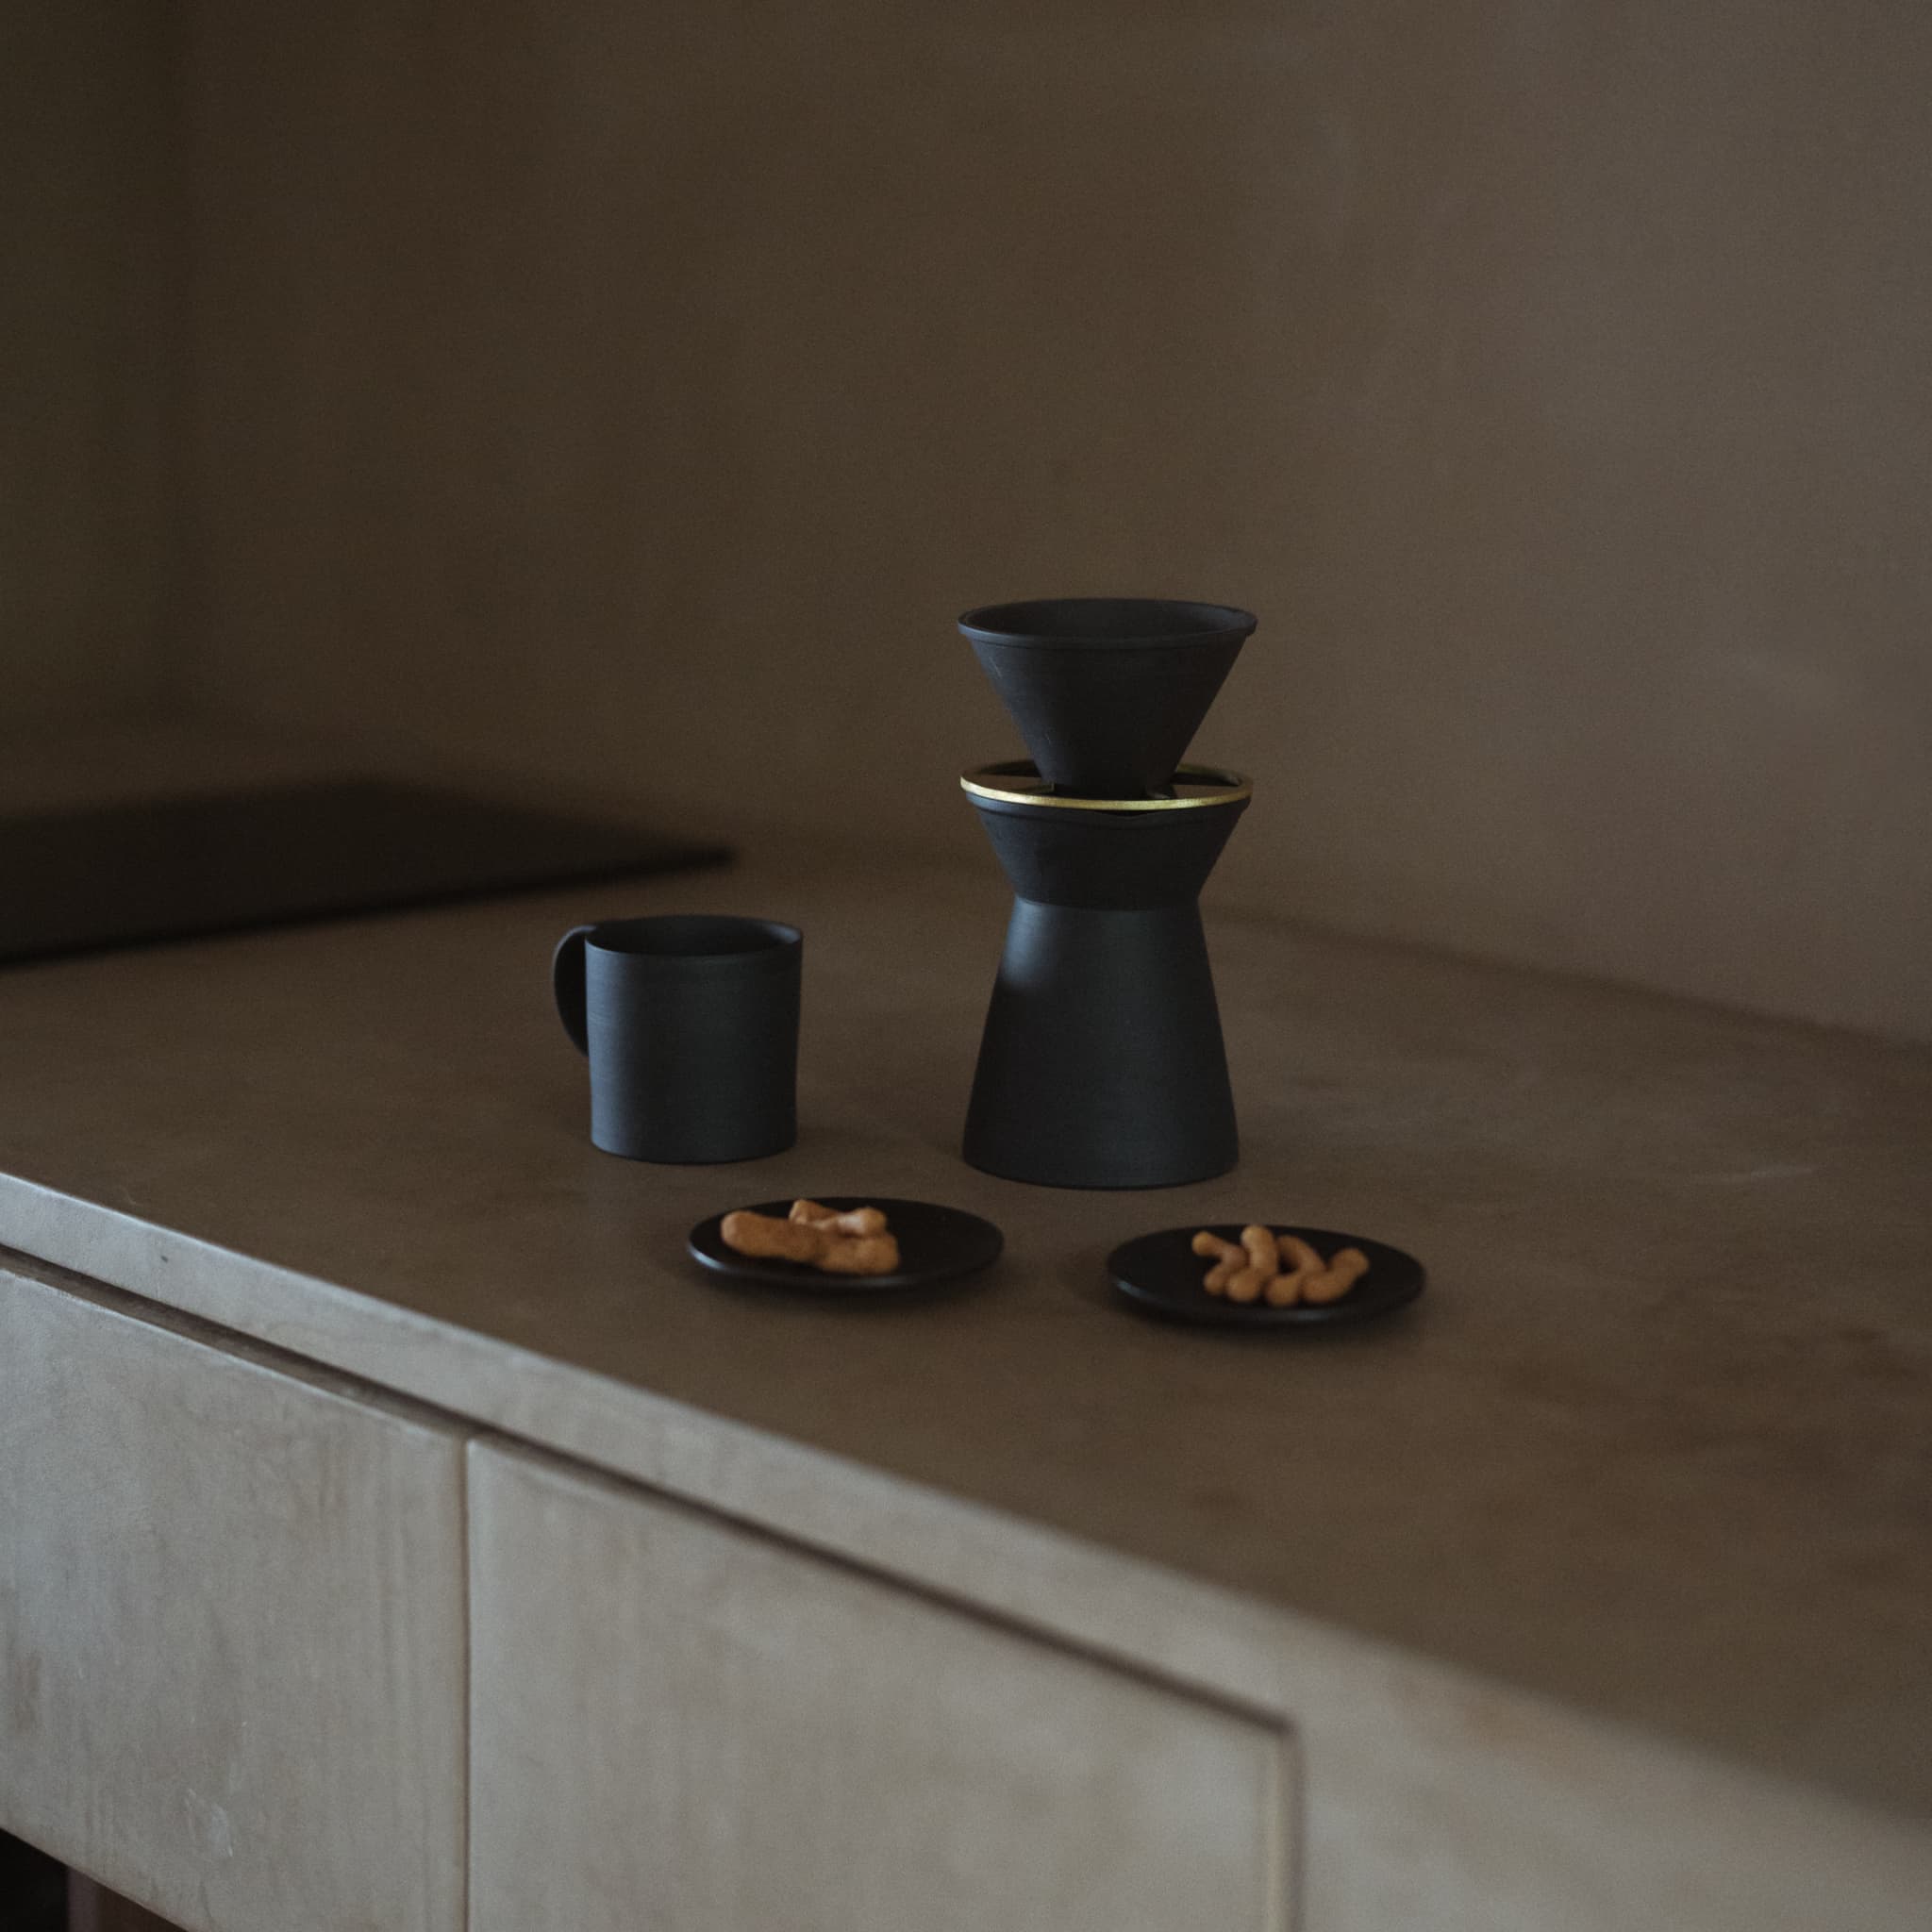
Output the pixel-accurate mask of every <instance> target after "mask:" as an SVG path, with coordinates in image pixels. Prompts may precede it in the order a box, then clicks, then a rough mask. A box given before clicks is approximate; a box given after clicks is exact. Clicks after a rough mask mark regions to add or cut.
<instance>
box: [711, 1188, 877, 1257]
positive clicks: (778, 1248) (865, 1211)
mask: <svg viewBox="0 0 1932 1932" xmlns="http://www.w3.org/2000/svg"><path fill="white" fill-rule="evenodd" d="M718 1232H719V1233H720V1235H722V1236H723V1238H724V1245H725V1246H726V1247H727V1248H733V1249H735V1250H736V1251H737V1252H738V1253H739V1254H741V1255H750V1256H754V1257H757V1258H758V1259H760V1260H771V1261H800V1262H803V1263H804V1264H805V1265H806V1266H807V1267H810V1268H816V1269H818V1270H819V1272H820V1273H821V1274H895V1273H896V1272H897V1270H898V1267H899V1243H898V1241H897V1240H896V1239H895V1238H894V1237H893V1235H892V1233H891V1229H890V1228H889V1227H888V1226H887V1225H886V1217H885V1215H884V1214H883V1213H881V1212H880V1211H879V1209H878V1208H851V1209H849V1210H848V1211H847V1212H845V1213H843V1214H841V1213H838V1212H837V1211H836V1210H834V1209H833V1208H822V1207H820V1206H819V1204H818V1203H817V1202H816V1201H794V1202H792V1204H791V1214H790V1216H789V1217H788V1218H787V1219H785V1220H783V1221H780V1220H779V1219H778V1217H777V1216H776V1215H775V1214H754V1213H751V1212H750V1211H749V1210H748V1209H743V1208H741V1209H740V1210H739V1211H738V1212H737V1213H735V1214H727V1215H726V1216H725V1217H724V1221H723V1223H722V1224H720V1226H719V1230H718Z"/></svg>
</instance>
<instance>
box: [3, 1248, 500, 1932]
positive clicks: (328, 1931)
mask: <svg viewBox="0 0 1932 1932" xmlns="http://www.w3.org/2000/svg"><path fill="white" fill-rule="evenodd" d="M462 1561H463V1554H462V1462H461V1445H460V1442H459V1441H458V1439H456V1438H455V1437H454V1436H451V1435H447V1434H445V1433H444V1432H442V1431H441V1430H438V1429H435V1428H433V1427H427V1426H425V1425H422V1424H418V1423H416V1422H414V1421H412V1420H410V1419H408V1417H405V1416H400V1415H396V1414H392V1413H391V1412H389V1411H388V1410H387V1409H385V1408H380V1407H373V1406H370V1405H368V1404H365V1403H363V1402H361V1401H359V1400H357V1399H353V1398H351V1397H349V1396H346V1395H344V1394H341V1393H339V1392H337V1391H335V1390H333V1389H331V1388H327V1387H325V1386H323V1385H321V1384H320V1383H313V1384H311V1383H310V1382H308V1381H307V1380H305V1379H302V1378H300V1377H297V1376H294V1375H291V1374H284V1373H282V1372H280V1371H279V1370H276V1369H271V1368H266V1367H263V1366H262V1365H261V1364H260V1363H258V1362H257V1361H252V1360H248V1359H245V1358H243V1357H241V1356H236V1355H230V1354H228V1353H227V1352H225V1350H224V1349H221V1348H218V1347H212V1346H209V1345H208V1344H207V1343H205V1342H203V1341H198V1340H194V1339H191V1338H189V1337H187V1336H184V1335H181V1334H178V1333H175V1332H174V1331H173V1330H172V1329H170V1328H166V1327H161V1326H157V1325H152V1324H149V1323H147V1322H145V1321H142V1320H138V1319H135V1318H133V1317H131V1316H129V1315H127V1314H124V1313H122V1312H120V1310H119V1309H118V1308H117V1307H110V1306H108V1305H107V1304H106V1303H105V1302H102V1301H96V1300H94V1299H92V1297H89V1296H86V1295H83V1294H79V1293H71V1292H69V1291H66V1290H64V1289H61V1288H58V1287H55V1286H52V1285H50V1284H48V1283H46V1282H43V1281H41V1280H38V1279H34V1278H31V1277H29V1276H27V1275H25V1274H16V1273H12V1272H8V1271H4V1270H0V1825H5V1826H7V1827H8V1828H10V1829H12V1830H14V1831H16V1832H18V1833H20V1834H21V1835H23V1836H25V1837H26V1838H28V1839H30V1840H34V1841H35V1842H37V1843H39V1844H40V1845H42V1847H44V1848H45V1849H46V1850H48V1851H50V1852H52V1853H53V1854H54V1855H55V1856H56V1857H60V1858H62V1859H65V1860H66V1861H67V1862H68V1863H70V1864H72V1865H75V1866H77V1867H78V1868H80V1869H81V1870H83V1871H85V1872H87V1873H88V1874H91V1875H92V1876H93V1877H95V1878H98V1879H100V1880H101V1881H102V1882H103V1883H104V1884H106V1885H108V1886H110V1887H112V1888H113V1889H114V1890H117V1891H121V1892H125V1893H126V1894H127V1895H128V1896H129V1897H130V1898H133V1899H136V1900H138V1901H140V1902H141V1903H142V1904H143V1905H146V1906H149V1907H153V1908H154V1909H156V1910H158V1911H159V1912H161V1913H162V1914H163V1915H164V1916H166V1917H167V1918H168V1919H171V1920H173V1921H175V1922H176V1923H177V1924H181V1925H183V1926H186V1927H189V1928H191V1932H261V1928H263V1927H269V1926H273V1927H274V1928H275V1932H458V1927H459V1925H460V1922H461V1916H462V1907H463V1895H462V1882H463V1872H462V1837H461V1830H462V1815H463V1814H462V1796H463V1771H464V1767H463V1755H462V1753H463V1699H464V1684H463V1624H462V1619H463V1589H462ZM4 1916H5V1915H4V1912H0V1917H4Z"/></svg>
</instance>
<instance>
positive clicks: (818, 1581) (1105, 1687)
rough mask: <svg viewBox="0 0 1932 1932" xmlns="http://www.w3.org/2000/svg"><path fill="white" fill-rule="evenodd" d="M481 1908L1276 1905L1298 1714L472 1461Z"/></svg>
mask: <svg viewBox="0 0 1932 1932" xmlns="http://www.w3.org/2000/svg"><path fill="white" fill-rule="evenodd" d="M470 1474H471V1489H470V1510H471V1518H470V1529H471V1558H472V1572H471V1618H472V1624H471V1641H472V1685H473V1705H472V1713H471V1724H472V1736H473V1743H474V1749H473V1754H472V1762H473V1766H474V1771H473V1778H474V1783H473V1790H472V1803H473V1813H472V1825H473V1830H472V1840H471V1841H472V1847H473V1850H472V1867H471V1918H472V1924H473V1927H474V1928H475V1932H635V1928H638V1927H641V1926H648V1927H650V1928H651V1932H914V1928H918V1932H1199V1928H1201V1927H1204V1926H1212V1927H1214V1928H1215V1932H1248V1928H1252V1932H1275V1928H1277V1927H1279V1926H1281V1925H1284V1924H1286V1922H1287V1899H1288V1890H1289V1883H1288V1873H1287V1870H1286V1866H1287V1861H1288V1857H1289V1853H1290V1847H1289V1846H1288V1844H1287V1841H1286V1840H1287V1832H1288V1812H1289V1798H1290V1792H1289V1784H1290V1772H1291V1766H1290V1763H1289V1761H1288V1754H1289V1750H1290V1740H1288V1738H1287V1737H1286V1736H1285V1735H1284V1734H1283V1733H1282V1732H1281V1731H1279V1730H1277V1729H1275V1728H1274V1727H1272V1726H1270V1725H1268V1724H1262V1723H1259V1722H1257V1721H1254V1720H1251V1719H1248V1718H1246V1717H1242V1716H1238V1715H1234V1714H1231V1713H1229V1712H1227V1711H1224V1710H1223V1709H1220V1708H1219V1707H1213V1706H1210V1705H1208V1704H1205V1703H1199V1702H1196V1701H1195V1700H1194V1699H1192V1698H1190V1697H1187V1696H1184V1695H1182V1694H1179V1693H1177V1692H1175V1691H1170V1690H1167V1689H1165V1688H1162V1687H1159V1686H1156V1685H1153V1684H1150V1683H1146V1682H1143V1681H1141V1679H1139V1678H1137V1677H1134V1676H1132V1675H1129V1674H1126V1673H1125V1672H1123V1671H1118V1670H1115V1669H1113V1668H1111V1667H1109V1666H1107V1665H1103V1664H1100V1663H1097V1662H1095V1661H1093V1660H1091V1659H1090V1658H1087V1657H1081V1656H1079V1655H1077V1654H1075V1653H1073V1652H1070V1651H1064V1650H1061V1649H1059V1648H1058V1647H1056V1646H1054V1645H1052V1644H1050V1643H1047V1642H1044V1641H1037V1640H1035V1639H1033V1638H1031V1637H1027V1636H1024V1635H1020V1634H1016V1633H1015V1632H1013V1631H1010V1630H1008V1629H1006V1628H1003V1627H999V1626H996V1625H991V1624H986V1623H982V1622H981V1621H979V1620H978V1619H976V1618H974V1617H972V1616H970V1615H967V1614H965V1613H963V1612H960V1611H958V1610H955V1609H952V1608H950V1607H944V1606H941V1605H939V1604H936V1603H934V1602H932V1601H930V1600H928V1599H926V1598H924V1597H922V1596H919V1595H917V1594H915V1593H913V1592H911V1591H902V1590H900V1589H898V1588H896V1587H894V1586H892V1585H891V1584H888V1583H884V1582H881V1581H880V1580H878V1579H876V1578H874V1577H873V1576H870V1575H865V1574H857V1573H855V1572H852V1571H850V1570H848V1569H846V1568H844V1567H843V1566H841V1565H839V1564H836V1563H833V1562H829V1561H825V1560H822V1559H820V1558H817V1557H811V1556H808V1555H802V1554H800V1553H798V1552H797V1551H795V1550H793V1549H791V1548H789V1547H787V1546H785V1545H782V1544H778V1543H774V1542H773V1541H769V1540H767V1539H765V1538H763V1537H760V1536H758V1535H757V1534H756V1533H754V1532H750V1531H746V1530H743V1529H741V1528H738V1527H736V1526H733V1525H731V1524H724V1523H722V1522H719V1521H717V1520H715V1519H712V1518H709V1517H707V1516H704V1515H702V1514H699V1513H696V1512H693V1511H690V1510H687V1509H685V1508H683V1507H679V1506H677V1505H675V1504H673V1503H669V1502H665V1501H660V1500H658V1499H655V1498H652V1497H649V1496H646V1495H642V1494H640V1493H638V1492H636V1491H627V1490H624V1489H621V1488H619V1487H618V1486H616V1485H606V1484H603V1483H600V1482H597V1481H594V1480H587V1479H584V1478H581V1477H579V1476H577V1475H575V1474H571V1473H568V1472H565V1471H560V1470H558V1469H555V1468H553V1467H551V1466H549V1465H546V1464H541V1463H538V1462H536V1461H535V1460H532V1459H529V1458H525V1457H521V1456H518V1455H516V1454H514V1453H511V1452H508V1451H503V1450H499V1449H495V1448H485V1447H482V1446H480V1445H478V1446H475V1447H473V1449H472V1451H471V1458H470Z"/></svg>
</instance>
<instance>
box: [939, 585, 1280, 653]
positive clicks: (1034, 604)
mask: <svg viewBox="0 0 1932 1932" xmlns="http://www.w3.org/2000/svg"><path fill="white" fill-rule="evenodd" d="M1123 607H1127V608H1139V609H1141V610H1142V611H1144V612H1146V613H1147V616H1148V619H1149V621H1150V625H1153V627H1150V628H1149V629H1147V630H1144V631H1133V632H1130V633H1128V634H1125V635H1123V634H1122V633H1121V632H1120V631H1119V630H1118V629H1108V630H1107V631H1105V632H1095V633H1094V634H1093V635H1091V636H1086V637H1083V636H1081V635H1079V634H1078V633H1077V632H1074V634H1072V635H1068V634H1064V633H1062V634H1058V635H1056V634H1054V633H1053V632H1051V631H1043V630H1041V628H1040V624H1039V619H1038V616H1037V615H1029V614H1031V613H1042V612H1046V611H1059V612H1064V613H1074V612H1077V611H1079V610H1081V609H1083V608H1084V609H1093V608H1109V609H1113V610H1119V609H1121V608H1123ZM1157 613H1159V614H1160V615H1162V616H1164V617H1167V618H1170V619H1172V620H1173V621H1172V622H1167V623H1164V624H1155V623H1154V620H1155V617H1156V614H1157ZM1259 624H1260V619H1259V618H1257V616H1256V615H1255V613H1254V612H1253V611H1252V610H1243V609H1242V608H1241V607H1240V606H1239V605H1236V604H1204V603H1192V602H1190V601H1188V600H1186V599H1184V598H1175V597H1025V598H1021V599H1018V600H1016V601H1013V602H1009V603H1002V604H978V605H975V606H974V608H972V609H970V610H967V611H963V612H962V613H961V614H960V616H959V618H958V626H959V629H960V631H961V632H962V633H964V635H965V636H967V637H968V638H970V639H972V640H973V641H974V643H988V644H1011V645H1018V646H1020V647H1021V648H1023V649H1028V648H1030V649H1033V650H1042V651H1088V650H1140V649H1143V648H1151V647H1154V646H1157V645H1161V644H1168V645H1173V644H1188V643H1202V644H1205V643H1216V642H1225V641H1227V640H1228V639H1229V638H1246V637H1248V636H1249V635H1250V634H1251V633H1252V632H1253V631H1254V630H1255V629H1256V628H1257V625H1259Z"/></svg>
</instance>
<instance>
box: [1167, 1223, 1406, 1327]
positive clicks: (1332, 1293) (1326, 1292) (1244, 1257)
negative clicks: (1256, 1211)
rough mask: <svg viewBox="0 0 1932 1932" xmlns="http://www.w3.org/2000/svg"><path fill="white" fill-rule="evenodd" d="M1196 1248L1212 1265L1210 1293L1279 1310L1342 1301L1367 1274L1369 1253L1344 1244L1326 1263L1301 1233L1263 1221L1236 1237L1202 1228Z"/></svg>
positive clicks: (1206, 1282)
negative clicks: (1265, 1224)
mask: <svg viewBox="0 0 1932 1932" xmlns="http://www.w3.org/2000/svg"><path fill="white" fill-rule="evenodd" d="M1193 1249H1194V1252H1195V1254H1197V1255H1199V1256H1200V1257H1202V1259H1203V1260H1208V1261H1211V1262H1212V1263H1213V1264H1214V1265H1213V1266H1212V1267H1211V1268H1209V1269H1208V1274H1207V1276H1206V1278H1205V1279H1204V1280H1203V1281H1202V1283H1201V1286H1202V1287H1203V1288H1205V1289H1206V1290H1207V1291H1208V1293H1209V1294H1224V1295H1225V1296H1226V1297H1227V1298H1228V1300H1229V1301H1231V1302H1253V1301H1265V1302H1266V1303H1267V1304H1268V1305H1269V1306H1270V1307H1275V1308H1289V1307H1294V1306H1295V1305H1296V1303H1298V1302H1307V1303H1309V1304H1311V1305H1314V1306H1318V1307H1319V1306H1320V1305H1321V1304H1323V1303H1324V1302H1339V1301H1340V1300H1341V1298H1342V1296H1343V1295H1345V1294H1346V1293H1347V1292H1348V1291H1349V1290H1350V1289H1352V1288H1353V1287H1354V1286H1355V1285H1356V1283H1357V1281H1359V1280H1360V1279H1361V1278H1362V1276H1363V1275H1364V1274H1367V1273H1368V1272H1369V1257H1367V1256H1366V1255H1365V1254H1363V1253H1362V1251H1361V1250H1360V1249H1359V1248H1341V1249H1340V1250H1338V1251H1337V1252H1336V1253H1335V1254H1334V1255H1331V1256H1330V1257H1328V1259H1327V1260H1325V1261H1324V1259H1323V1258H1322V1257H1321V1256H1320V1255H1318V1254H1317V1253H1316V1252H1315V1250H1314V1249H1313V1248H1311V1247H1310V1246H1309V1245H1308V1243H1307V1241H1303V1240H1302V1238H1301V1236H1300V1235H1297V1234H1284V1235H1277V1234H1276V1233H1275V1232H1274V1229H1273V1228H1267V1227H1262V1226H1261V1225H1259V1224H1255V1225H1253V1226H1249V1227H1244V1228H1242V1229H1241V1240H1240V1241H1224V1240H1223V1239H1222V1237H1221V1236H1220V1235H1218V1234H1212V1233H1210V1232H1209V1231H1208V1229H1207V1228H1205V1227H1204V1228H1203V1229H1202V1230H1201V1232H1200V1233H1199V1234H1197V1235H1196V1236H1195V1237H1194V1240H1193Z"/></svg>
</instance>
